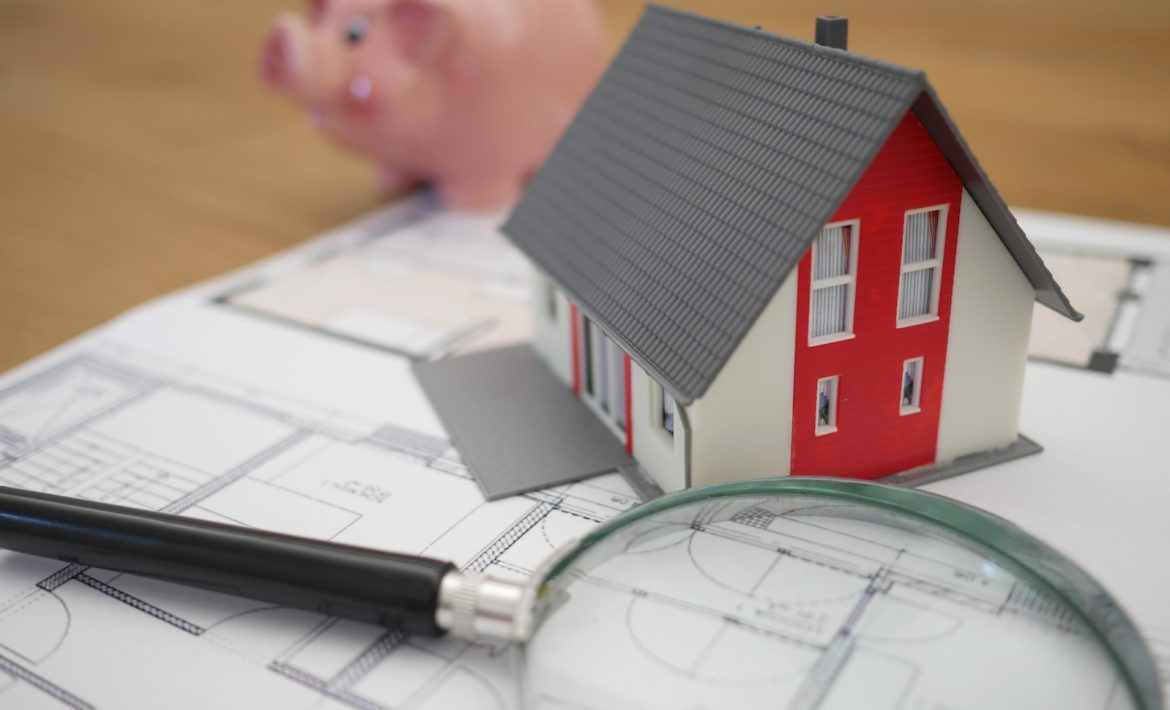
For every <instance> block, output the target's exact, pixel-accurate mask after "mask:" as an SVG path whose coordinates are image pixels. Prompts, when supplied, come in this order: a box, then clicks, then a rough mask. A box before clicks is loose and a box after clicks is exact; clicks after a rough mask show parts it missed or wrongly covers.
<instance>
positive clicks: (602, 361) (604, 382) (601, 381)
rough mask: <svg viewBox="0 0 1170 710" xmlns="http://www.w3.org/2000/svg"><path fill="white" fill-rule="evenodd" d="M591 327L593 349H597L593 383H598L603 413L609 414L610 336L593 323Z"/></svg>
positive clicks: (594, 360) (598, 396) (598, 402)
mask: <svg viewBox="0 0 1170 710" xmlns="http://www.w3.org/2000/svg"><path fill="white" fill-rule="evenodd" d="M589 327H590V329H592V330H593V335H592V337H591V338H590V340H591V341H592V342H593V347H594V348H595V352H594V353H593V370H594V371H593V381H594V382H596V383H597V393H596V394H597V404H598V406H600V407H601V411H603V412H605V413H606V414H608V413H609V405H610V399H611V398H610V391H609V378H610V367H609V365H610V362H609V360H610V349H611V346H610V342H609V336H607V335H606V334H605V331H603V330H602V329H601V328H598V327H597V326H596V325H594V324H593V323H590V324H589ZM590 394H593V393H590Z"/></svg>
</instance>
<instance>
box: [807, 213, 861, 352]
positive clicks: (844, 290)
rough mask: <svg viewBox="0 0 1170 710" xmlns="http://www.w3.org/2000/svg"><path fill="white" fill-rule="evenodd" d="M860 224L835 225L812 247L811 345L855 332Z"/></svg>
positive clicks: (829, 226)
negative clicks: (854, 308) (854, 297)
mask: <svg viewBox="0 0 1170 710" xmlns="http://www.w3.org/2000/svg"><path fill="white" fill-rule="evenodd" d="M857 231H858V222H849V223H845V224H831V225H828V226H826V227H825V228H824V229H822V230H821V233H820V236H818V237H817V239H816V241H815V242H813V248H812V298H811V305H810V308H809V319H808V320H809V341H810V343H811V344H814V345H815V344H817V342H818V341H820V342H831V341H833V340H840V339H841V338H842V337H843V336H848V335H849V334H851V333H852V332H853V293H854V284H855V281H856V275H857Z"/></svg>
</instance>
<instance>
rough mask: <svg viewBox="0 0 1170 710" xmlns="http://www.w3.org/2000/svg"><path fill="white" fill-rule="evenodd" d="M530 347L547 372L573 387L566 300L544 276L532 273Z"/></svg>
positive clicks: (535, 272)
mask: <svg viewBox="0 0 1170 710" xmlns="http://www.w3.org/2000/svg"><path fill="white" fill-rule="evenodd" d="M533 273H534V276H533V285H534V286H535V288H534V289H533V291H532V344H533V346H534V347H535V348H536V352H537V353H538V354H539V355H540V356H541V357H542V358H543V359H544V361H545V364H547V365H548V366H549V369H551V370H552V371H553V373H554V374H556V376H557V377H559V378H560V379H561V381H562V382H564V383H565V386H566V387H572V386H573V325H572V321H570V320H569V318H570V316H569V301H568V299H567V298H565V295H564V294H563V293H562V292H561V290H560V289H559V288H556V287H555V286H554V285H553V283H552V281H550V280H549V279H548V277H547V276H545V275H544V274H541V273H540V272H537V271H534V272H533Z"/></svg>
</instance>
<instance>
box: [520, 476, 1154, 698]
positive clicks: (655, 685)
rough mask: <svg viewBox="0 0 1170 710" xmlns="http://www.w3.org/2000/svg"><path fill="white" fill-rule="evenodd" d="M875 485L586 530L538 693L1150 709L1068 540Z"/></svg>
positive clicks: (551, 602)
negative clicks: (1072, 593)
mask: <svg viewBox="0 0 1170 710" xmlns="http://www.w3.org/2000/svg"><path fill="white" fill-rule="evenodd" d="M736 485H738V486H739V487H738V488H737V487H734V486H736ZM773 489H774V490H775V492H774V493H772V492H771V491H772V490H773ZM860 489H864V490H865V491H866V492H868V491H870V490H874V489H870V488H866V487H865V486H864V485H863V484H856V483H852V482H849V483H842V482H834V481H795V482H787V481H785V482H760V483H752V484H731V485H729V486H727V487H723V488H715V489H711V490H714V491H717V492H720V493H721V492H723V491H728V490H731V491H735V492H736V495H726V494H723V495H718V494H717V495H711V494H710V493H709V492H705V491H691V492H687V493H685V494H679V495H678V496H675V497H674V498H673V499H666V500H664V501H663V502H662V503H658V504H654V503H652V504H648V505H647V507H646V509H644V511H639V513H638V514H633V515H630V516H628V517H627V519H625V520H622V521H618V522H620V523H621V524H620V525H619V524H617V523H614V524H611V525H609V526H608V528H606V529H604V530H602V531H601V532H599V533H597V534H595V535H592V536H589V537H586V538H585V540H584V543H583V545H582V547H581V548H580V549H579V551H577V552H576V553H573V554H570V555H568V556H566V557H565V558H564V559H562V560H560V561H559V562H558V563H557V564H556V565H555V566H554V567H553V571H552V572H551V574H550V581H548V582H546V585H545V587H544V588H542V592H541V595H542V616H541V617H540V620H539V622H538V623H539V628H538V631H537V633H536V634H535V635H534V636H533V638H532V640H531V641H529V643H528V647H527V649H526V651H525V663H526V669H525V673H526V678H527V679H528V680H527V681H526V683H527V685H526V687H525V691H524V692H525V693H526V696H527V697H528V698H531V699H534V700H535V701H536V702H535V703H534V706H535V707H564V706H568V705H572V706H580V707H590V708H593V707H596V708H602V707H644V708H658V707H661V708H674V707H737V708H740V709H741V710H742V709H744V708H772V707H784V706H793V707H821V706H822V704H823V703H825V702H827V703H828V704H829V705H841V706H844V707H862V706H863V707H874V708H878V707H891V708H892V707H910V706H915V707H917V706H922V707H926V706H927V705H940V704H949V703H951V701H952V700H955V699H962V702H960V704H963V703H966V704H968V705H970V706H972V707H1066V708H1085V709H1086V710H1090V709H1091V708H1101V707H1111V708H1117V709H1119V710H1120V709H1121V708H1134V707H1138V706H1137V705H1135V704H1134V703H1133V702H1132V696H1129V695H1128V693H1127V686H1126V685H1124V683H1125V681H1124V680H1123V677H1122V676H1121V675H1120V674H1119V670H1120V667H1119V666H1117V665H1115V663H1114V661H1113V659H1112V658H1111V657H1110V653H1111V650H1109V648H1108V647H1107V646H1106V645H1104V644H1103V642H1102V640H1103V639H1104V638H1107V637H1106V636H1104V635H1103V634H1104V633H1106V632H1109V633H1115V632H1116V630H1117V629H1122V631H1123V633H1117V634H1116V636H1115V638H1116V639H1118V642H1117V645H1115V646H1113V648H1122V649H1123V650H1124V649H1126V648H1132V644H1133V643H1134V639H1136V638H1137V637H1136V631H1134V630H1133V629H1132V627H1130V628H1128V629H1125V628H1123V626H1122V625H1120V624H1116V623H1113V622H1116V619H1114V618H1113V617H1109V618H1111V619H1112V622H1111V623H1113V625H1112V626H1109V627H1101V628H1097V627H1092V628H1090V626H1089V625H1087V623H1086V620H1091V619H1093V618H1095V617H1093V616H1092V614H1098V613H1099V614H1104V615H1106V616H1107V615H1108V614H1110V613H1114V611H1115V608H1114V607H1112V606H1109V604H1110V602H1108V600H1107V599H1105V601H1103V602H1102V604H1101V606H1100V608H1099V609H1094V610H1092V613H1090V612H1086V611H1082V610H1079V609H1078V608H1076V607H1075V606H1073V605H1071V604H1069V603H1068V598H1066V597H1064V596H1061V594H1062V593H1061V592H1059V591H1058V590H1059V589H1063V588H1064V587H1061V586H1060V584H1066V582H1064V581H1061V580H1068V582H1067V584H1075V585H1080V586H1079V587H1077V588H1078V589H1086V590H1093V594H1087V595H1082V596H1081V597H1077V598H1078V599H1079V598H1086V599H1091V600H1093V599H1104V597H1101V596H1100V595H1096V588H1094V587H1093V586H1092V583H1091V581H1088V582H1087V581H1085V580H1084V578H1083V577H1079V576H1077V575H1078V574H1080V573H1079V572H1078V571H1077V570H1076V569H1075V568H1073V567H1071V566H1069V565H1068V564H1067V563H1065V562H1064V561H1063V560H1061V559H1060V558H1058V557H1057V556H1056V553H1055V552H1051V551H1049V550H1047V549H1046V548H1042V547H1040V546H1039V544H1038V543H1036V542H1034V541H1033V540H1031V539H1030V538H1027V537H1025V536H1024V534H1023V533H1021V532H1020V531H1018V530H1017V529H1015V528H1012V527H1010V526H1007V525H1005V524H1000V523H999V521H996V520H994V519H989V518H987V517H986V516H985V515H984V514H982V513H979V512H978V511H973V510H969V509H966V508H963V507H961V506H958V505H956V504H954V503H952V502H950V501H946V500H943V499H937V498H932V497H928V496H925V495H923V494H919V493H915V492H909V491H903V490H900V489H894V490H892V491H891V490H890V489H888V488H880V489H876V491H877V492H876V493H874V494H873V495H874V496H875V497H877V496H881V497H877V498H876V500H877V502H875V503H872V504H871V503H869V502H868V501H864V500H858V499H857V497H852V498H851V497H850V496H852V495H853V491H854V490H860ZM789 490H796V491H797V492H798V494H799V495H788V494H787V491H789ZM739 491H744V492H743V493H739ZM761 491H762V492H765V493H766V494H765V495H758V493H759V492H761ZM838 493H840V494H841V495H840V497H839V498H838V497H835V496H837V494H838ZM903 499H905V501H903ZM923 508H925V509H926V512H925V513H923V512H922V509H923ZM929 516H934V517H929ZM997 526H998V527H997ZM968 531H972V532H968ZM989 534H991V535H992V536H993V537H992V538H991V540H992V541H993V542H994V543H995V545H996V547H994V548H992V547H990V543H988V542H986V538H985V537H984V536H986V535H989ZM996 535H998V536H999V537H994V536H996ZM1013 546H1014V547H1013ZM1012 549H1021V550H1024V551H1025V552H1027V553H1029V554H1031V555H1032V557H1030V558H1028V559H1029V561H1030V562H1031V563H1032V565H1034V566H1030V567H1028V566H1025V565H1023V564H1021V563H1020V562H1019V561H1018V560H1016V559H1015V558H1013V557H1011V556H1009V555H1007V554H1006V553H1004V552H1003V551H1004V550H1012ZM1037 571H1040V572H1043V573H1045V574H1051V575H1053V576H1051V577H1041V576H1040V574H1038V572H1037ZM1058 574H1059V575H1064V576H1060V577H1058V576H1056V575H1058ZM1049 580H1052V581H1049ZM1102 618H1105V616H1103V617H1102ZM1102 628H1104V631H1102ZM1110 629H1113V630H1114V631H1110ZM1110 643H1113V642H1112V641H1110ZM1126 644H1128V645H1126ZM1143 663H1145V662H1144V661H1143ZM975 664H977V665H978V667H979V668H980V672H979V673H976V674H972V673H969V672H968V670H969V669H970V668H972V667H974V665H975ZM1135 667H1137V666H1135ZM1137 668H1139V670H1141V672H1142V674H1143V675H1142V676H1141V677H1142V678H1152V677H1155V676H1156V672H1152V671H1150V666H1149V663H1145V665H1144V666H1141V667H1137ZM989 678H996V679H1001V680H1003V679H1010V682H1006V681H1005V682H991V683H989V682H988V679H989ZM599 679H604V681H603V682H601V683H599ZM1130 687H1134V686H1130ZM580 698H591V699H592V701H591V703H588V704H586V703H581V702H579V700H580ZM570 701H572V702H571V703H570ZM968 701H969V702H968Z"/></svg>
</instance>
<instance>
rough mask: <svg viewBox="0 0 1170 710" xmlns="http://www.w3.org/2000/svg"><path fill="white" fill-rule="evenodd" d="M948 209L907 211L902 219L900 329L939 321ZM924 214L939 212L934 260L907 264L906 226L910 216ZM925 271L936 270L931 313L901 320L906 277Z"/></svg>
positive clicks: (928, 208) (943, 205)
mask: <svg viewBox="0 0 1170 710" xmlns="http://www.w3.org/2000/svg"><path fill="white" fill-rule="evenodd" d="M948 207H949V205H947V204H941V205H933V206H931V207H921V208H919V209H914V210H906V213H905V215H904V216H903V217H902V248H901V249H900V250H899V251H898V262H899V263H900V264H901V269H900V270H899V272H898V304H897V310H896V311H894V317H895V318H896V319H897V327H899V328H909V327H911V326H915V325H922V324H923V323H933V322H934V321H936V320H938V295H939V289H940V288H941V286H942V273H943V270H942V263H943V253H944V252H945V250H946V237H947V210H948ZM923 212H938V233H937V234H935V236H934V258H933V259H927V260H926V261H915V262H912V263H910V264H907V263H906V262H905V261H904V260H905V258H906V224H907V222H908V221H909V219H910V215H912V214H922V213H923ZM923 269H934V270H935V273H934V278H933V279H931V289H930V312H929V313H926V314H925V315H920V316H912V317H910V318H901V317H899V315H898V314H900V313H901V312H902V282H903V280H904V277H905V275H906V274H908V273H910V272H911V271H921V270H923Z"/></svg>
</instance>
